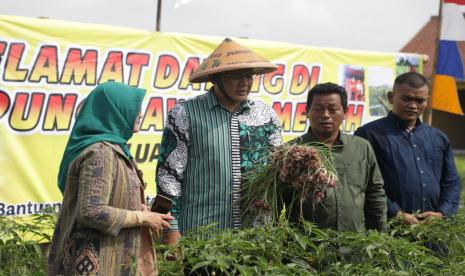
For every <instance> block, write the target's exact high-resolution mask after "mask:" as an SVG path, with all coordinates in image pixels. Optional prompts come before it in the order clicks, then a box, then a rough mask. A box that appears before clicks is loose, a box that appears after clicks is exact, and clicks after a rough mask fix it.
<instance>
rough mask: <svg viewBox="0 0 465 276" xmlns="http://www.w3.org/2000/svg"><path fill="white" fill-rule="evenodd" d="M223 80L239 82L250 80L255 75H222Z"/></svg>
mask: <svg viewBox="0 0 465 276" xmlns="http://www.w3.org/2000/svg"><path fill="white" fill-rule="evenodd" d="M223 76H224V78H225V79H228V80H231V81H240V80H242V79H243V78H245V79H246V80H252V79H253V78H254V77H255V75H254V74H253V73H242V74H230V73H226V74H224V75H223Z"/></svg>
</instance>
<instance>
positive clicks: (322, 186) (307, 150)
mask: <svg viewBox="0 0 465 276" xmlns="http://www.w3.org/2000/svg"><path fill="white" fill-rule="evenodd" d="M324 154H326V153H325V152H323V151H322V150H321V149H319V150H318V149H317V148H316V147H312V146H306V145H297V144H294V145H283V146H281V147H279V148H278V149H277V150H276V151H275V152H274V153H273V154H272V155H271V160H270V161H271V166H272V167H276V168H277V169H278V178H279V180H280V181H282V182H284V183H286V184H288V185H290V186H291V187H293V188H295V189H296V190H297V191H299V192H300V194H301V198H302V199H306V198H307V197H308V195H311V194H313V200H314V202H315V203H316V202H318V201H320V200H321V199H322V198H323V197H324V196H325V192H326V189H327V188H334V187H335V186H336V179H337V176H336V173H335V171H334V170H329V169H328V168H327V165H328V163H329V162H328V156H322V155H324Z"/></svg>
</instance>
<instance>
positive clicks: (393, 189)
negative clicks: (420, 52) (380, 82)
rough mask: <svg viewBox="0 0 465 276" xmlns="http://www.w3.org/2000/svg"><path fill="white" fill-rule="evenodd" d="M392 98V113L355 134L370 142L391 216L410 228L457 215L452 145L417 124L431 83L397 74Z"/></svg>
mask: <svg viewBox="0 0 465 276" xmlns="http://www.w3.org/2000/svg"><path fill="white" fill-rule="evenodd" d="M388 98H389V102H390V104H391V105H392V111H391V112H390V113H389V115H388V116H387V117H385V118H382V119H379V120H376V121H374V122H371V123H368V124H366V125H364V126H362V127H360V128H359V129H357V131H356V132H355V135H358V136H360V137H363V138H365V139H367V140H368V141H370V143H371V145H372V146H373V149H374V151H375V154H376V159H377V160H378V164H379V166H380V169H381V173H382V175H383V179H384V188H385V190H386V195H387V197H388V216H389V217H394V216H397V217H400V218H402V219H403V221H404V223H405V224H412V223H419V222H420V221H421V220H426V221H430V220H432V219H434V218H442V217H444V216H446V217H450V216H452V215H454V214H455V213H456V212H457V209H458V206H459V197H460V179H459V177H458V175H457V171H456V168H455V163H454V156H453V154H452V147H451V145H450V142H449V139H448V138H447V136H446V135H445V134H444V133H443V132H442V131H440V130H438V129H436V128H433V127H430V126H429V125H427V124H424V123H422V122H420V120H419V117H420V115H421V114H422V113H423V111H424V110H425V109H426V107H427V104H428V99H429V86H428V81H427V80H426V78H425V77H423V76H422V75H420V74H418V73H412V72H410V73H405V74H402V75H399V76H398V77H397V78H396V80H395V82H394V87H393V91H392V92H389V94H388Z"/></svg>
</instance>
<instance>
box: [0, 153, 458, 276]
mask: <svg viewBox="0 0 465 276" xmlns="http://www.w3.org/2000/svg"><path fill="white" fill-rule="evenodd" d="M456 164H457V171H458V172H459V175H460V177H461V179H462V183H464V181H465V157H457V158H456ZM461 199H462V205H461V206H460V209H459V212H458V214H457V215H456V216H455V217H454V218H452V219H448V220H436V221H434V223H431V224H420V225H414V226H404V225H402V224H400V223H399V221H395V220H394V221H391V222H390V227H389V231H387V232H385V233H379V232H376V231H369V232H367V233H350V232H336V231H329V230H322V229H319V228H318V227H316V226H314V225H313V224H311V223H304V224H303V226H301V227H299V228H297V227H294V226H293V225H290V224H289V223H288V222H287V220H286V216H285V214H284V213H282V214H281V215H280V216H279V218H278V219H277V222H275V223H271V224H269V225H266V226H263V227H258V228H244V229H238V230H224V231H219V230H217V229H216V228H215V227H214V226H212V225H210V226H207V227H205V228H203V229H200V230H199V231H197V232H195V233H191V234H189V235H187V236H184V237H182V238H181V240H180V241H179V243H178V244H177V245H176V246H173V247H171V246H166V245H162V244H160V243H158V242H156V243H155V246H156V249H157V257H158V269H159V274H160V275H186V274H187V275H380V276H381V275H382V276H384V275H465V208H464V204H463V202H464V199H465V191H464V190H462V198H461ZM54 224H55V214H54V213H53V212H46V213H43V214H40V215H35V216H32V217H31V218H30V219H20V218H7V217H0V275H45V274H46V271H47V270H46V260H45V259H44V257H43V254H42V252H41V248H40V246H39V243H41V242H48V241H49V240H50V238H51V237H50V235H49V234H48V233H51V232H50V229H53V225H54ZM173 256H177V258H176V259H174V258H173ZM173 259H174V260H173Z"/></svg>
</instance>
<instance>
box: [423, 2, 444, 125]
mask: <svg viewBox="0 0 465 276" xmlns="http://www.w3.org/2000/svg"><path fill="white" fill-rule="evenodd" d="M441 13H442V0H439V16H438V36H437V37H436V50H435V55H434V62H433V72H432V74H431V76H432V78H431V86H430V87H431V88H430V90H431V92H430V100H429V101H428V107H427V108H426V110H425V113H424V114H423V121H424V122H425V123H427V124H428V125H430V126H432V125H433V108H432V99H433V85H434V77H435V75H436V66H437V63H438V53H439V40H440V37H441V21H442V16H441Z"/></svg>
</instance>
